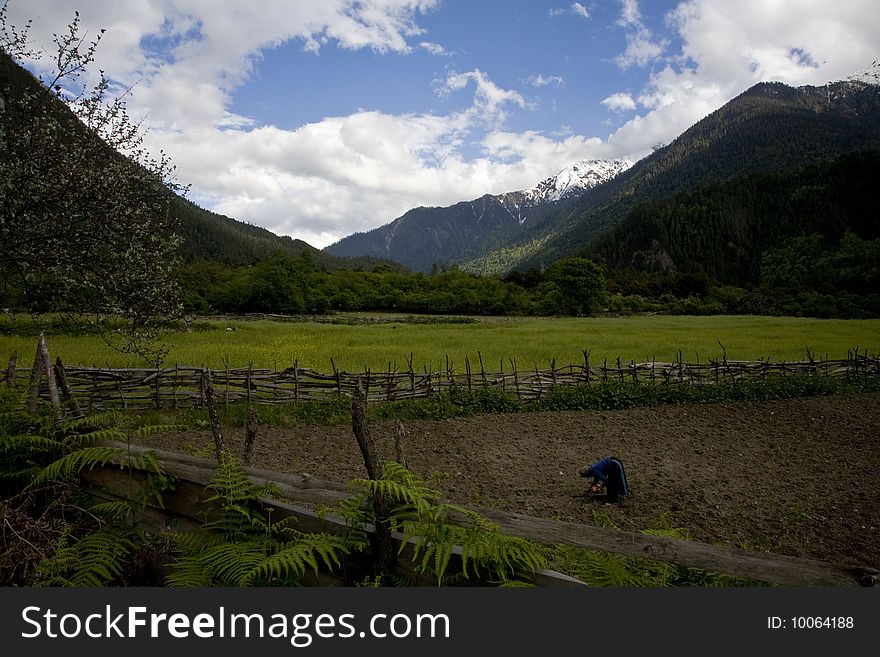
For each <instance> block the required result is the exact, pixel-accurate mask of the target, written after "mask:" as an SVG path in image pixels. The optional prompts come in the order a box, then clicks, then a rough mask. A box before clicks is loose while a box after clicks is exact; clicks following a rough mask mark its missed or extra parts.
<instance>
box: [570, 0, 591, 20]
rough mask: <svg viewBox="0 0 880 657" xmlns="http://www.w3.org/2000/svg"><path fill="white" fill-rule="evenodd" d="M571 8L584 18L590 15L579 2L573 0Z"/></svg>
mask: <svg viewBox="0 0 880 657" xmlns="http://www.w3.org/2000/svg"><path fill="white" fill-rule="evenodd" d="M571 10H572V11H573V12H574V13H576V14H577V15H578V16H583V17H584V18H589V17H590V12H588V11H587V8H586V7H584V6H583V5H582V4H581V3H580V2H575V3H574V4H572V5H571Z"/></svg>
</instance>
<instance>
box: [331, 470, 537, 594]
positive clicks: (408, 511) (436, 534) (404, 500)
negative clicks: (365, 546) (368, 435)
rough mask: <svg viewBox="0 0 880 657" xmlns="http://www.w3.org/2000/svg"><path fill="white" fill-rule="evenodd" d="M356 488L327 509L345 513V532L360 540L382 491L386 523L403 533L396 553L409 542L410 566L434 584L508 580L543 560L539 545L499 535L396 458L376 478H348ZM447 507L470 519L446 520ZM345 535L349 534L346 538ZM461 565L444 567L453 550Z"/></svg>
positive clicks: (489, 525) (515, 578)
mask: <svg viewBox="0 0 880 657" xmlns="http://www.w3.org/2000/svg"><path fill="white" fill-rule="evenodd" d="M352 488H353V489H354V490H355V491H356V492H357V493H358V494H357V495H356V496H354V497H352V498H348V499H347V500H344V501H342V502H340V503H339V504H338V505H337V506H336V507H334V508H333V511H335V512H336V513H338V514H339V515H341V516H342V517H344V518H345V519H346V521H347V522H348V524H349V527H350V528H351V532H352V533H351V534H350V537H351V536H352V535H356V536H357V538H358V540H363V541H364V542H366V534H365V533H359V534H355V532H363V528H364V527H365V526H366V525H368V524H373V523H375V516H374V513H373V507H372V505H371V504H370V503H369V502H370V500H371V499H372V498H373V497H378V496H382V497H384V498H385V499H386V500H388V501H389V502H390V503H391V505H392V508H391V523H392V527H393V528H394V529H396V530H398V531H401V532H402V533H403V539H402V541H401V547H400V553H402V552H403V550H404V549H405V548H406V546H407V545H412V560H413V565H414V566H415V568H416V570H417V571H419V572H422V573H427V574H430V575H431V576H433V577H434V578H435V580H436V582H437V584H438V586H439V585H442V584H450V583H457V582H461V581H465V580H468V579H469V578H470V577H471V576H474V577H480V578H482V579H484V580H485V581H488V582H491V583H498V584H504V583H511V582H514V581H519V580H518V578H519V577H521V576H523V575H525V574H527V573H528V572H534V571H535V570H536V569H538V568H542V567H544V566H545V565H546V563H547V559H546V555H545V554H544V550H543V549H542V548H540V547H538V546H537V545H535V544H533V543H530V542H528V541H525V540H523V539H520V538H515V537H510V536H505V535H504V534H502V533H501V531H500V530H499V528H498V527H497V525H495V524H494V523H491V522H489V521H488V520H486V519H485V518H483V517H482V516H480V515H479V514H477V513H475V512H473V511H470V510H467V509H464V508H462V507H459V506H455V505H451V504H446V503H443V502H442V501H441V496H440V492H439V491H438V490H437V489H436V488H434V487H433V486H431V485H430V484H428V483H427V482H425V481H424V480H422V479H420V478H419V477H418V476H417V475H416V474H415V473H413V472H411V471H410V470H408V469H407V468H405V467H403V466H402V465H400V464H399V463H394V462H388V463H385V464H384V466H383V471H382V478H381V479H378V480H371V479H358V480H355V481H354V482H352ZM452 512H457V513H459V514H464V515H466V516H468V518H469V519H470V524H471V526H470V527H468V528H463V527H457V526H454V525H451V524H449V523H448V521H447V520H448V518H449V516H450V514H451V513H452ZM350 537H349V539H350ZM457 551H458V552H459V554H460V557H461V570H460V571H459V572H456V573H450V572H449V565H450V563H451V562H452V560H453V556H454V555H455V554H456V552H457Z"/></svg>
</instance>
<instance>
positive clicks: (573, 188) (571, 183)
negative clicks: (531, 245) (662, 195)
mask: <svg viewBox="0 0 880 657" xmlns="http://www.w3.org/2000/svg"><path fill="white" fill-rule="evenodd" d="M632 165H633V161H632V160H629V159H622V160H581V161H580V162H576V163H575V164H572V165H571V166H569V167H566V168H564V169H563V170H562V171H560V172H559V173H557V174H556V175H555V176H551V177H550V178H546V179H545V180H542V181H541V182H539V183H538V184H537V185H535V186H534V187H532V188H531V189H525V190H523V193H524V194H526V195H528V196H531V197H533V198H534V199H535V201H538V200H540V201H543V202H553V201H561V200H562V199H564V198H568V197H569V196H574V195H575V194H581V193H583V192H584V191H585V190H587V189H592V188H593V187H595V186H596V185H599V184H601V183H603V182H605V181H606V180H611V179H612V178H614V177H615V176H616V175H618V174H619V173H622V172H624V171H626V170H627V169H629V168H630V167H631V166H632Z"/></svg>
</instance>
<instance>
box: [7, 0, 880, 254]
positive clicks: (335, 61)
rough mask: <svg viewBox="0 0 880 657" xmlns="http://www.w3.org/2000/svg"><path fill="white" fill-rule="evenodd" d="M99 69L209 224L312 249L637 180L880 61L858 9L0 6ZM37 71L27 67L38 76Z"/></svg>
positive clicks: (329, 0)
mask: <svg viewBox="0 0 880 657" xmlns="http://www.w3.org/2000/svg"><path fill="white" fill-rule="evenodd" d="M75 10H78V11H79V12H80V15H81V18H82V23H83V25H84V26H85V27H86V28H87V29H89V30H90V33H91V34H94V33H95V31H96V30H98V29H99V28H106V29H107V32H106V33H105V36H104V38H103V41H102V43H101V46H100V48H99V51H98V57H97V61H96V68H97V67H100V68H103V69H104V70H105V71H107V73H108V74H109V75H110V76H111V77H112V79H113V80H114V82H116V83H117V84H118V87H119V88H120V89H124V88H128V87H130V86H131V85H134V87H133V91H132V93H131V95H130V97H129V100H128V104H129V108H130V110H131V111H132V114H133V115H134V116H136V117H139V118H140V117H143V118H144V123H145V125H147V126H149V133H148V135H147V142H148V144H149V145H150V147H151V148H153V149H154V150H158V149H159V148H162V149H164V150H165V151H166V152H167V153H168V154H170V156H171V157H172V159H173V160H174V162H175V163H176V164H177V165H178V171H179V178H180V181H181V182H183V183H189V184H191V185H192V187H191V192H190V195H189V196H190V198H191V199H192V200H194V201H196V202H198V203H199V204H200V205H203V206H205V207H208V208H209V209H213V210H216V211H218V212H222V213H224V214H228V215H230V216H232V217H235V218H237V219H240V220H243V221H248V222H250V223H254V224H257V225H261V226H265V227H267V228H269V229H270V230H273V231H275V232H277V233H279V234H287V235H291V236H293V237H297V238H300V239H304V240H306V241H308V242H310V243H311V244H314V245H315V246H319V247H321V246H326V245H327V244H329V243H332V242H333V241H335V240H337V239H339V238H341V237H343V236H345V235H348V234H350V233H352V232H355V231H364V230H369V229H370V228H373V227H375V226H378V225H381V224H384V223H387V222H389V221H391V220H393V219H394V218H396V217H397V216H399V215H401V214H403V212H405V211H406V210H407V209H409V208H411V207H415V206H419V205H448V204H451V203H454V202H456V201H459V200H466V199H471V198H476V197H478V196H481V195H482V194H484V193H500V192H503V191H510V190H514V189H521V188H524V187H530V186H532V185H534V184H535V183H536V182H538V181H539V180H541V179H543V178H545V177H547V176H550V175H553V174H554V173H556V172H557V171H558V170H559V169H561V168H563V167H565V166H568V165H570V164H572V163H574V162H576V161H578V160H581V159H587V158H617V157H630V158H633V159H638V158H639V157H642V156H643V155H644V154H646V153H648V152H650V149H651V146H652V145H654V144H657V143H665V142H668V141H671V140H672V139H674V138H675V137H676V136H677V135H678V134H680V133H681V132H682V131H683V130H685V129H686V128H687V127H689V126H690V125H692V124H693V123H694V122H696V121H698V120H699V119H700V118H702V117H703V116H705V115H706V114H708V113H709V112H711V111H713V110H715V109H717V108H718V107H720V106H721V105H723V104H724V103H725V102H727V101H728V100H730V99H731V98H732V97H734V96H735V95H737V94H739V93H741V92H742V91H744V90H745V89H747V88H748V87H750V86H751V85H753V84H755V83H756V82H759V81H761V80H780V81H783V82H787V83H789V84H794V85H799V84H822V83H824V82H827V81H830V80H836V79H841V78H844V77H846V76H847V75H849V74H851V73H854V72H856V71H858V70H859V69H864V68H866V67H867V66H869V65H870V64H871V62H872V61H874V60H875V59H877V58H878V56H880V52H878V48H877V34H880V11H878V10H877V5H876V2H875V1H874V0H837V1H836V2H834V3H829V2H827V1H826V0H823V1H821V2H820V1H818V0H788V1H782V0H659V1H648V0H641V1H639V0H593V1H592V2H590V1H586V2H575V3H571V2H539V1H537V0H480V1H476V0H261V1H260V2H244V1H242V0H239V1H235V0H138V1H137V2H119V1H118V0H28V1H27V2H25V1H23V0H11V2H10V5H9V13H10V17H11V21H12V22H13V23H16V24H19V25H21V24H23V23H24V22H25V21H26V20H27V19H33V21H34V22H33V27H32V28H31V33H30V34H31V37H32V39H33V41H34V43H35V44H36V45H37V46H39V47H43V48H45V49H47V50H48V48H49V45H50V44H51V33H52V32H53V31H60V30H62V29H64V27H65V26H66V25H67V23H68V22H69V20H70V19H71V18H72V16H73V13H74V11H75ZM46 64H47V58H43V60H42V61H38V62H32V63H31V66H32V68H34V69H35V70H40V69H41V67H44V66H46Z"/></svg>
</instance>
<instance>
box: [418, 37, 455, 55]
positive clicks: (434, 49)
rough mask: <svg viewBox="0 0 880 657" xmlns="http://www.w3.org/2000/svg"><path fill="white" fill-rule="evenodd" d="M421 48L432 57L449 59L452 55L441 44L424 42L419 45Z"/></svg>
mask: <svg viewBox="0 0 880 657" xmlns="http://www.w3.org/2000/svg"><path fill="white" fill-rule="evenodd" d="M419 48H422V49H423V50H426V51H428V52H429V53H431V54H432V55H437V56H439V57H448V56H450V55H451V54H452V53H450V52H449V51H448V50H446V48H444V47H443V46H441V45H440V44H439V43H432V42H431V41H422V42H421V43H419Z"/></svg>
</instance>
